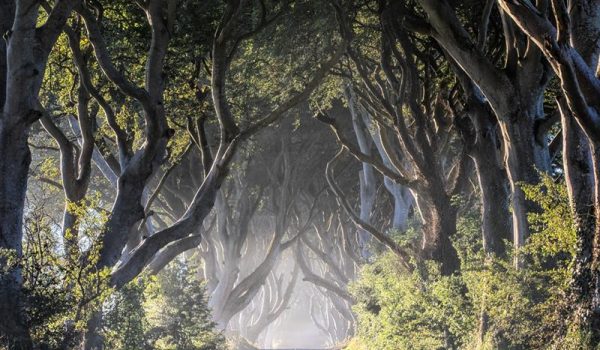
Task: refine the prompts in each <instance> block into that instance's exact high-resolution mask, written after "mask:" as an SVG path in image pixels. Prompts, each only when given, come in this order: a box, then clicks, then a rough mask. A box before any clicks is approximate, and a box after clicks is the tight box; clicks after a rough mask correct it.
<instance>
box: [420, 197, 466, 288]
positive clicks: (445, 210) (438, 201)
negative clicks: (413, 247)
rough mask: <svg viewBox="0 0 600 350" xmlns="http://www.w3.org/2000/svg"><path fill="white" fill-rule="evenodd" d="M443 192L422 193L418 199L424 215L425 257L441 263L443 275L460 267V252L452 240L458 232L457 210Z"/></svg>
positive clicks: (451, 272)
mask: <svg viewBox="0 0 600 350" xmlns="http://www.w3.org/2000/svg"><path fill="white" fill-rule="evenodd" d="M442 193H443V192H442ZM442 193H436V194H434V195H429V194H427V195H423V194H421V196H420V197H419V198H418V199H417V201H418V203H419V207H420V211H421V214H422V216H423V246H422V250H423V251H422V254H423V257H424V258H425V259H432V260H435V261H436V262H438V263H440V265H441V270H440V271H441V273H442V275H444V276H449V275H451V274H453V273H454V272H456V271H458V270H459V269H460V261H459V259H458V253H457V252H456V249H454V246H453V245H452V241H451V240H450V237H452V236H453V235H454V234H455V233H456V216H457V211H456V208H454V207H452V204H451V202H450V198H449V197H448V196H447V195H446V194H445V193H443V194H442Z"/></svg>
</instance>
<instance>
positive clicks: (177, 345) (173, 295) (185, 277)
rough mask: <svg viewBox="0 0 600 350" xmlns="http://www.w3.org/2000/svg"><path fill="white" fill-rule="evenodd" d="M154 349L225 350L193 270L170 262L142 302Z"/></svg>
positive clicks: (176, 262) (203, 291) (203, 292)
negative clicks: (152, 337) (143, 302)
mask: <svg viewBox="0 0 600 350" xmlns="http://www.w3.org/2000/svg"><path fill="white" fill-rule="evenodd" d="M144 305H145V307H146V310H147V317H148V321H149V323H150V324H151V326H152V328H151V329H152V332H153V334H152V335H151V336H154V337H155V338H154V339H153V341H154V346H155V347H156V349H164V350H209V349H211V350H212V349H215V350H217V349H225V343H224V338H223V336H222V335H221V333H219V332H217V331H215V329H214V328H215V326H216V325H215V323H213V322H212V320H211V314H210V310H209V309H208V306H207V300H206V295H205V289H204V285H203V283H202V281H201V280H200V279H199V278H198V274H197V272H196V270H195V269H194V268H191V267H190V266H189V265H188V264H185V263H183V262H181V261H179V260H175V261H173V262H172V263H171V264H170V265H169V266H167V267H166V268H165V270H164V271H163V272H162V273H160V274H159V275H158V276H157V279H156V280H155V281H154V283H151V284H150V285H149V288H148V290H147V299H146V302H145V304H144Z"/></svg>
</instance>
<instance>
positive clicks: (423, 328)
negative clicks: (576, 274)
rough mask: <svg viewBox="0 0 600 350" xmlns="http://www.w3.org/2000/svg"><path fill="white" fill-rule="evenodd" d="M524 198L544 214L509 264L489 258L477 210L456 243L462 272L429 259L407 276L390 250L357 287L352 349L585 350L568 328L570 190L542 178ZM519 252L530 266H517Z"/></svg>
mask: <svg viewBox="0 0 600 350" xmlns="http://www.w3.org/2000/svg"><path fill="white" fill-rule="evenodd" d="M524 191H525V193H526V195H527V198H528V199H529V200H531V201H534V202H535V203H537V204H538V205H539V207H540V208H541V211H540V212H539V213H536V214H531V215H530V216H529V220H530V224H531V225H532V228H533V233H532V235H531V237H530V238H529V239H528V241H527V244H526V246H525V247H524V248H523V249H522V251H519V252H509V254H508V255H509V256H508V257H507V258H506V259H499V258H497V257H493V256H486V254H485V253H484V252H483V251H482V243H481V233H480V227H481V225H480V221H479V220H480V219H479V214H478V212H477V211H475V209H477V208H473V210H472V211H470V212H467V213H466V214H464V215H463V216H462V217H461V218H460V220H459V227H458V228H459V229H458V233H457V236H456V237H455V238H454V245H455V247H456V248H457V250H458V252H459V255H460V257H461V261H462V265H461V273H460V274H459V275H453V276H451V277H445V276H440V275H439V274H438V273H437V272H436V266H435V264H433V263H430V262H427V263H425V264H424V265H425V266H422V267H419V268H418V269H416V270H415V272H412V273H408V272H406V271H405V270H403V269H402V268H401V267H400V264H399V263H398V261H397V259H396V257H394V256H393V255H392V254H391V253H385V254H382V255H380V256H379V257H378V258H377V260H376V261H375V262H374V263H372V264H368V265H366V266H365V267H363V269H362V271H361V274H360V277H359V279H358V280H357V281H356V282H355V284H354V285H353V286H352V288H351V291H352V293H353V295H354V296H355V297H356V299H357V304H356V306H355V307H354V311H355V312H356V314H357V316H358V327H357V334H356V337H355V338H354V339H352V341H351V342H350V345H349V347H348V349H352V350H362V349H374V348H376V349H382V350H385V349H394V350H395V349H448V348H460V349H547V348H550V347H554V348H559V349H580V348H582V347H581V345H580V344H582V339H583V338H585V335H582V334H578V333H577V332H575V331H570V330H569V325H568V315H569V305H567V302H566V300H567V299H566V295H567V293H568V288H569V278H570V272H571V270H570V263H571V261H572V258H573V254H574V250H573V247H574V245H575V230H574V226H573V221H572V219H571V214H570V210H569V203H568V199H567V193H566V189H565V186H564V184H561V183H556V182H555V181H554V180H553V179H551V178H549V177H546V176H543V177H542V181H541V184H540V185H538V186H524ZM516 254H519V256H520V258H521V259H523V260H524V261H525V262H526V263H525V267H523V268H520V269H516V268H515V267H514V264H513V257H514V256H515V255H516Z"/></svg>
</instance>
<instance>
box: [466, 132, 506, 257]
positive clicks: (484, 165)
mask: <svg viewBox="0 0 600 350" xmlns="http://www.w3.org/2000/svg"><path fill="white" fill-rule="evenodd" d="M480 136H482V139H480V140H478V142H477V143H476V145H475V147H473V150H472V151H471V152H470V155H471V158H473V161H474V162H475V168H476V170H477V180H478V182H479V189H480V191H481V219H482V228H481V230H482V236H483V250H484V251H485V252H486V253H494V254H496V255H497V256H501V257H502V256H505V254H506V247H505V245H504V242H503V241H504V240H507V241H510V240H511V234H510V233H511V227H510V211H509V204H510V200H509V192H508V179H507V176H506V172H505V170H504V168H503V167H502V166H501V165H500V164H499V163H498V160H497V158H496V157H495V154H496V152H497V150H496V146H495V142H494V141H493V140H491V139H490V138H491V137H495V134H492V135H489V134H488V135H487V136H486V135H480Z"/></svg>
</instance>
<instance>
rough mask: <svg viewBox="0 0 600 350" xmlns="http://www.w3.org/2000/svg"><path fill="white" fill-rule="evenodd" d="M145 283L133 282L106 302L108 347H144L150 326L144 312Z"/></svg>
mask: <svg viewBox="0 0 600 350" xmlns="http://www.w3.org/2000/svg"><path fill="white" fill-rule="evenodd" d="M144 299H145V298H144V283H142V282H141V281H135V282H131V283H129V284H128V285H126V286H125V287H123V288H122V289H121V290H120V291H118V292H116V293H114V294H113V295H111V296H110V297H109V298H108V300H107V302H106V303H105V304H106V307H105V309H106V311H105V312H106V313H105V316H104V321H105V323H106V324H107V325H108V327H107V329H106V330H105V332H106V334H105V339H106V345H107V348H111V349H119V350H137V349H143V348H144V347H145V345H146V342H145V329H146V328H147V327H148V322H147V320H146V315H145V312H144V307H143V303H144Z"/></svg>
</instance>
